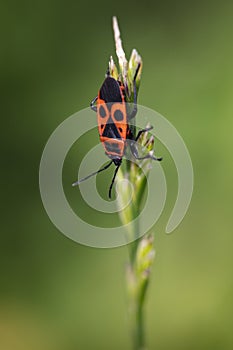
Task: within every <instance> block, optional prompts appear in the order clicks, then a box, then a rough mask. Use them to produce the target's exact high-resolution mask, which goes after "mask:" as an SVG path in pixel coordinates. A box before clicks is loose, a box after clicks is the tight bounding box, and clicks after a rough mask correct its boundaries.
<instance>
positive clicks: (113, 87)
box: [99, 77, 122, 103]
mask: <svg viewBox="0 0 233 350" xmlns="http://www.w3.org/2000/svg"><path fill="white" fill-rule="evenodd" d="M99 97H100V98H101V99H102V100H104V101H105V102H106V103H108V102H122V95H121V90H120V86H119V83H118V82H117V81H116V80H115V79H114V78H111V77H107V78H106V79H105V81H104V82H103V85H102V86H101V88H100V91H99Z"/></svg>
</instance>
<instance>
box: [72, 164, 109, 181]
mask: <svg viewBox="0 0 233 350" xmlns="http://www.w3.org/2000/svg"><path fill="white" fill-rule="evenodd" d="M112 163H113V161H112V160H111V161H110V163H108V164H107V165H105V166H104V167H103V168H101V169H99V170H98V171H95V172H94V173H92V174H90V175H88V176H86V177H84V178H83V179H81V180H78V181H76V182H74V183H73V184H72V186H73V187H74V186H77V185H79V184H80V183H81V182H83V181H85V180H87V179H89V178H90V177H92V176H94V175H96V174H98V173H100V172H101V171H103V170H106V169H108V168H109V167H110V165H111V164H112Z"/></svg>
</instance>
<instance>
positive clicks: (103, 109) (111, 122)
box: [73, 64, 162, 198]
mask: <svg viewBox="0 0 233 350" xmlns="http://www.w3.org/2000/svg"><path fill="white" fill-rule="evenodd" d="M139 69H140V64H139V65H138V67H137V69H136V72H135V75H134V78H133V88H134V102H133V109H132V110H131V111H130V112H128V111H127V103H126V97H127V94H126V88H125V86H124V85H123V84H122V83H121V82H120V81H118V80H116V79H114V78H113V77H111V76H110V73H109V71H108V72H107V74H106V78H105V80H104V82H103V84H102V86H101V88H100V90H99V92H98V96H97V97H95V98H94V99H93V100H92V101H91V104H90V106H91V109H92V110H93V111H95V112H96V113H97V121H98V130H99V136H100V141H101V143H102V144H103V147H104V150H105V154H106V155H107V156H108V157H109V158H110V159H111V161H110V162H109V163H108V164H107V165H105V166H104V167H103V168H101V169H99V170H98V171H95V172H94V173H92V174H90V175H88V176H86V177H85V178H83V179H81V180H78V181H76V182H74V183H73V186H77V185H79V184H80V183H81V182H83V181H85V180H87V179H89V178H90V177H92V176H94V175H96V174H98V173H100V172H101V171H104V170H106V169H108V168H109V167H110V165H111V164H114V165H115V166H116V168H115V172H114V175H113V178H112V182H111V184H110V187H109V198H111V193H112V187H113V184H114V181H115V178H116V175H117V172H118V170H119V168H120V166H121V163H122V158H123V156H124V153H125V148H126V144H127V142H126V141H127V140H132V141H133V142H132V143H129V145H130V149H131V152H132V154H133V156H134V157H135V158H136V159H146V158H151V159H154V160H157V161H161V160H162V158H156V157H154V156H152V155H151V154H149V153H148V154H146V155H145V156H144V157H139V155H138V152H137V148H136V147H135V142H137V140H138V139H139V137H140V135H141V134H142V133H144V132H146V131H149V130H151V129H153V127H149V128H145V129H142V130H140V131H139V132H138V134H137V136H136V137H135V135H134V133H133V132H132V129H131V128H130V125H129V121H130V120H131V119H132V118H134V117H135V116H136V113H137V89H136V78H137V75H138V71H139Z"/></svg>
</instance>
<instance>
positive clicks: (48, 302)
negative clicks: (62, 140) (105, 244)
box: [0, 0, 233, 350]
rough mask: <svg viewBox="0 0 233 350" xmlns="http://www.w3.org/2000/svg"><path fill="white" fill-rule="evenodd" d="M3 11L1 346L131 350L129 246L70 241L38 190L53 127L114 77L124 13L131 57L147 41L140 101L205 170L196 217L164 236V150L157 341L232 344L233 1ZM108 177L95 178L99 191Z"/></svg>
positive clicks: (171, 185)
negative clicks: (111, 66) (112, 60)
mask: <svg viewBox="0 0 233 350" xmlns="http://www.w3.org/2000/svg"><path fill="white" fill-rule="evenodd" d="M0 14H1V21H0V23H1V28H2V30H1V34H2V37H1V58H0V59H1V87H2V89H1V97H2V103H1V110H2V112H1V125H2V127H1V131H2V132H1V142H2V146H1V155H2V156H1V178H2V179H1V204H2V205H1V214H2V219H1V244H0V269H1V278H0V281H1V282H0V349H4V350H21V349H23V350H29V349H30V350H32V349H33V350H37V349H44V350H47V349H49V350H55V349H56V350H75V349H95V350H97V349H113V350H114V349H130V338H129V335H128V328H127V318H126V297H125V286H124V283H125V281H124V270H125V264H126V262H127V259H128V257H127V254H128V251H127V247H121V248H117V249H109V250H104V249H94V248H89V247H85V246H81V245H79V244H77V243H75V242H72V241H71V240H69V239H68V238H66V237H65V236H63V235H62V234H61V233H60V232H59V231H58V230H57V229H56V228H55V227H54V226H53V224H52V223H51V222H50V220H49V218H48V217H47V214H46V212H45V210H44V208H43V205H42V203H41V199H40V194H39V187H38V169H39V162H40V157H41V154H42V151H43V148H44V145H45V143H46V141H47V139H48V138H49V136H50V134H51V133H52V132H53V130H54V129H55V128H56V127H57V126H58V125H59V124H60V123H61V122H62V121H63V120H64V119H65V118H67V117H68V116H69V115H71V114H73V113H75V112H76V111H78V110H80V109H82V108H85V107H87V106H88V105H89V102H90V100H91V99H92V98H93V97H94V96H95V95H96V93H97V90H98V88H99V86H100V84H101V82H102V81H103V78H104V73H105V71H106V66H107V61H108V57H109V56H110V54H114V42H113V35H112V29H111V18H112V16H113V15H117V16H118V19H119V23H120V28H121V31H122V37H123V40H124V47H125V50H126V53H127V55H129V54H130V52H131V49H132V48H134V47H136V48H137V49H138V50H139V52H140V54H141V55H142V57H143V61H144V67H143V77H142V83H141V88H140V94H139V103H140V104H142V105H145V106H148V107H150V108H153V109H155V110H157V111H158V112H160V113H161V114H163V115H164V116H165V117H167V119H168V120H170V121H171V122H172V123H173V124H174V126H175V127H176V128H177V130H178V131H179V132H180V134H181V135H182V137H183V138H184V140H185V142H186V144H187V146H188V149H189V151H190V154H191V157H192V161H193V166H194V172H195V188H194V193H193V199H192V203H191V206H190V209H189V212H188V214H187V215H186V217H185V219H184V220H183V222H182V224H181V225H180V226H179V227H178V228H177V229H176V231H175V232H174V233H173V234H171V235H166V234H165V233H164V232H165V225H166V222H167V219H168V217H169V214H170V212H171V209H172V207H173V205H174V200H175V195H176V191H177V176H176V171H175V169H174V164H173V162H172V160H171V159H170V157H169V155H168V153H166V150H165V149H164V148H163V146H162V145H160V144H158V145H157V149H158V152H157V154H162V155H163V156H164V161H163V167H164V171H165V173H166V176H167V182H168V199H167V203H166V209H165V211H164V213H163V215H162V217H161V219H160V221H159V222H158V224H157V225H156V226H155V230H154V231H155V246H156V252H157V254H156V260H155V263H154V268H153V274H152V280H151V284H150V290H149V294H148V299H147V304H146V320H145V321H146V332H147V339H148V345H149V348H150V349H160V350H165V349H166V350H168V349H171V348H172V349H179V350H182V349H211V350H214V349H221V350H228V349H232V348H233V332H232V329H233V316H232V312H233V274H232V271H233V268H232V267H233V254H232V251H233V235H232V234H233V225H232V224H233V222H232V221H233V220H232V206H233V181H232V178H233V166H232V146H233V143H232V130H233V121H232V117H233V114H232V112H233V98H232V96H233V79H232V78H233V64H232V62H233V48H232V36H233V24H232V14H233V3H232V2H231V1H211V0H207V1H205V0H202V1H200V0H196V1H180V0H177V1H157V0H154V1H152V0H151V1H144V2H137V1H135V2H125V1H121V0H119V1H117V2H115V3H113V2H108V1H100V2H94V1H93V2H89V1H77V0H76V1H74V0H66V1H64V0H56V1H53V0H46V1H45V0H40V1H31V2H30V1H27V0H22V1H19V2H16V1H4V2H1V10H0ZM93 140H95V142H98V137H97V134H95V133H93V137H91V138H89V139H85V140H83V147H82V148H80V147H79V148H76V149H77V150H79V151H78V152H73V153H72V154H73V155H72V156H70V158H68V161H67V162H66V164H65V167H66V171H65V174H67V177H66V176H64V182H66V183H67V184H70V183H71V182H72V181H73V180H75V178H74V173H75V174H77V167H78V164H79V162H80V160H81V159H82V157H83V156H84V154H85V149H86V148H88V147H90V146H91V145H92V142H94V141H93ZM89 143H90V144H89ZM75 153H76V154H75ZM110 177H111V171H110V172H107V173H106V174H102V177H101V178H99V177H98V184H99V187H100V192H101V191H102V192H104V191H105V190H106V182H107V181H109V180H110ZM67 188H68V185H67ZM77 193H78V191H77V192H76V195H77ZM78 198H79V197H78V195H77V205H78V204H79V199H78ZM73 203H75V201H74V200H73ZM80 208H81V209H80V210H82V213H83V215H84V216H85V210H84V209H83V206H81V205H80ZM96 220H97V221H98V220H99V221H100V220H101V222H102V218H96Z"/></svg>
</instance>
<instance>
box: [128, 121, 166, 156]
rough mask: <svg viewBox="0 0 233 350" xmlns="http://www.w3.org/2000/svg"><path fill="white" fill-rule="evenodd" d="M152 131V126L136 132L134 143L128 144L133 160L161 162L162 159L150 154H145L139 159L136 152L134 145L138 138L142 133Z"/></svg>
mask: <svg viewBox="0 0 233 350" xmlns="http://www.w3.org/2000/svg"><path fill="white" fill-rule="evenodd" d="M152 129H153V126H150V127H148V128H145V129H142V130H140V131H139V132H138V134H137V136H136V138H135V140H134V142H130V149H131V152H132V154H133V156H134V158H136V159H138V160H143V159H153V160H157V161H159V162H160V161H161V160H162V159H163V158H162V157H158V158H157V157H155V156H153V155H151V154H149V153H148V154H146V155H145V156H143V157H139V155H138V150H137V145H136V142H137V141H138V139H139V137H140V136H141V135H142V134H143V133H144V132H147V131H150V130H152Z"/></svg>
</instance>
